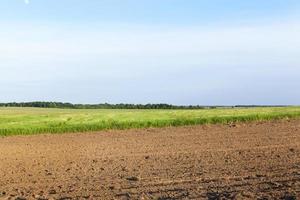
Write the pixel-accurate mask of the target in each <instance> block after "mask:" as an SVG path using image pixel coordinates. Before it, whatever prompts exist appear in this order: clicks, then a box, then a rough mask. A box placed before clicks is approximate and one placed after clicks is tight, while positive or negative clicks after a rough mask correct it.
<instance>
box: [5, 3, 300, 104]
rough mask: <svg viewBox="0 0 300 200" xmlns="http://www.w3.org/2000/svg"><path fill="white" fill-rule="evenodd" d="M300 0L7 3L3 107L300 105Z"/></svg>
mask: <svg viewBox="0 0 300 200" xmlns="http://www.w3.org/2000/svg"><path fill="white" fill-rule="evenodd" d="M299 35H300V1H299V0H268V1H261V0H243V1H241V0H88V1H87V0H0V102H12V101H17V102H24V101H62V102H72V103H103V102H108V103H142V104H146V103H169V104H178V105H179V104H180V105H190V104H193V105H237V104H239V105H241V104H260V105H261V104H263V105H300V90H299V88H300V78H299V77H300V56H299V55H300V37H299Z"/></svg>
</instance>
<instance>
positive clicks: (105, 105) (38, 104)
mask: <svg viewBox="0 0 300 200" xmlns="http://www.w3.org/2000/svg"><path fill="white" fill-rule="evenodd" d="M0 107H34V108H72V109H215V108H254V107H286V105H235V106H199V105H188V106H186V105H181V106H180V105H171V104H164V103H161V104H124V103H120V104H109V103H102V104H72V103H63V102H44V101H35V102H22V103H17V102H12V103H0Z"/></svg>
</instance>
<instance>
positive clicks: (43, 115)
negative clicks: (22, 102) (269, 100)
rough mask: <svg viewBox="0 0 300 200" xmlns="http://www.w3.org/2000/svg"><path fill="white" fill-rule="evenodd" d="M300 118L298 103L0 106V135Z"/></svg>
mask: <svg viewBox="0 0 300 200" xmlns="http://www.w3.org/2000/svg"><path fill="white" fill-rule="evenodd" d="M287 117H288V118H300V107H296V106H291V107H255V108H217V109H194V110H193V109H192V110H191V109H186V110H174V109H171V110H159V109H154V110H150V109H149V110H147V109H130V110H126V109H121V110H118V109H53V108H11V107H9V108H5V107H0V136H8V135H28V134H38V133H65V132H69V133H70V132H71V133H74V132H89V131H100V130H111V129H118V130H120V129H131V128H149V127H167V126H182V125H196V124H197V125H199V124H216V123H225V124H226V123H229V122H237V121H239V122H245V121H253V120H256V121H258V120H270V119H283V118H287Z"/></svg>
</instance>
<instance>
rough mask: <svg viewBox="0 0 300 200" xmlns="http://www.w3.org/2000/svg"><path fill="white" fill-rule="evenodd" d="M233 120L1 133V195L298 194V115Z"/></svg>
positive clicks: (217, 196)
mask: <svg viewBox="0 0 300 200" xmlns="http://www.w3.org/2000/svg"><path fill="white" fill-rule="evenodd" d="M55 112H57V111H55ZM214 112H216V111H214ZM234 125H235V126H233V125H232V124H229V125H223V124H215V125H196V126H185V127H165V128H147V129H131V130H110V131H99V132H94V133H89V134H86V133H76V134H72V133H70V134H55V135H51V134H40V135H30V136H25V137H24V136H13V137H0V177H1V179H0V199H28V200H29V199H36V200H38V199H39V200H40V199H45V200H46V199H47V200H50V199H55V200H63V199H99V200H106V199H107V200H110V199H116V200H119V199H120V200H129V199H136V200H139V199H145V200H148V199H149V200H150V199H156V200H157V199H178V200H179V199H249V200H250V199H299V198H300V184H299V183H300V173H299V170H300V165H299V163H300V156H299V155H300V120H299V119H283V120H272V121H260V122H257V121H255V122H247V123H242V122H240V123H236V124H234Z"/></svg>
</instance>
